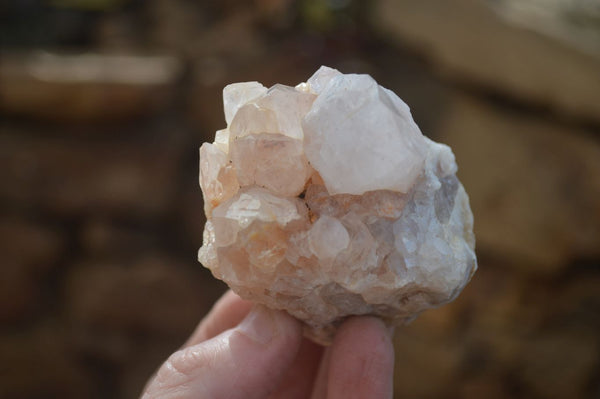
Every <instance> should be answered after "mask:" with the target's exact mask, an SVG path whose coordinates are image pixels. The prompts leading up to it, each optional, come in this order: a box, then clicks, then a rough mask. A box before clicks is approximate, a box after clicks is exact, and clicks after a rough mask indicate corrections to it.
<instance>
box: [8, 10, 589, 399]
mask: <svg viewBox="0 0 600 399" xmlns="http://www.w3.org/2000/svg"><path fill="white" fill-rule="evenodd" d="M541 3H543V2H540V1H539V0H527V1H522V2H516V1H503V2H498V1H491V0H489V1H486V0H451V1H449V0H398V1H394V0H379V1H367V2H359V1H350V0H327V1H319V0H302V1H298V2H294V1H291V0H254V1H250V2H248V1H237V0H227V1H220V2H197V1H185V0H148V1H141V0H112V1H109V0H95V1H91V0H87V1H86V0H56V1H53V2H45V1H34V0H32V1H12V2H11V1H9V2H2V3H1V4H0V46H1V47H0V49H1V52H2V53H1V57H0V181H1V182H2V184H0V251H1V254H2V257H1V259H2V260H1V261H0V361H1V362H2V363H1V364H2V365H1V366H0V398H54V397H57V398H58V397H60V398H84V397H85V398H107V397H110V398H130V397H136V396H137V395H138V394H139V392H140V390H141V389H142V387H143V384H144V382H145V381H146V379H147V378H148V377H149V375H150V374H151V373H152V371H153V370H154V369H155V368H156V367H157V366H158V365H159V364H160V362H161V361H162V360H163V359H164V358H165V357H166V356H167V355H168V354H169V353H170V352H171V351H173V350H174V349H175V348H177V347H178V345H179V344H180V343H181V342H183V340H184V339H185V337H186V336H187V335H188V334H189V333H190V332H191V331H192V329H193V327H194V326H195V324H196V323H197V322H198V320H199V319H200V318H201V317H202V316H203V314H205V313H206V312H207V311H208V309H209V308H210V306H211V304H212V303H213V302H214V300H215V299H216V298H217V297H218V296H219V295H220V294H221V292H223V290H224V289H225V287H224V285H223V284H221V283H219V282H217V281H216V280H214V279H213V278H212V277H211V275H210V273H208V272H207V271H206V270H204V269H203V268H202V267H201V266H200V265H199V264H198V263H197V262H196V260H195V258H196V250H197V248H198V247H199V246H200V244H201V233H202V227H203V222H204V219H203V214H202V196H201V193H200V189H199V187H198V184H197V170H198V166H197V163H198V159H197V158H198V152H197V150H198V147H199V146H200V144H201V143H202V142H203V141H205V140H209V139H210V138H211V135H213V134H214V131H215V130H216V129H219V128H221V127H222V126H223V125H224V120H223V117H222V105H221V103H220V92H221V89H222V87H223V86H224V85H226V84H227V83H230V82H234V81H243V80H259V81H261V82H262V83H264V84H265V85H271V84H274V83H276V82H281V83H286V84H295V83H298V82H300V81H303V80H305V79H306V78H307V77H308V76H310V74H311V73H312V72H313V71H314V70H316V68H317V67H318V66H319V65H321V64H326V65H330V66H333V67H337V68H339V69H340V70H342V71H343V72H346V73H348V72H363V73H370V74H371V75H373V76H374V77H375V78H376V79H377V80H378V81H379V82H380V83H381V84H383V85H384V86H386V87H389V88H391V89H393V90H394V91H395V92H396V93H398V94H399V95H400V96H401V97H402V98H403V99H404V100H405V101H406V102H407V103H408V104H409V105H410V106H411V108H412V111H413V115H414V117H415V119H416V121H417V123H419V125H420V126H421V128H422V130H423V132H424V133H425V134H426V135H428V136H430V137H432V138H433V139H435V140H438V141H442V142H445V143H448V144H450V145H451V146H452V147H453V149H454V151H455V153H456V157H457V160H458V163H459V168H460V170H459V176H460V178H461V180H462V181H463V183H464V185H465V187H466V189H467V191H468V193H469V194H470V196H471V204H472V207H473V211H474V213H475V229H476V235H477V240H478V241H477V246H478V249H477V252H478V256H479V264H480V268H479V271H478V272H477V273H476V274H475V276H474V278H473V280H472V282H471V283H470V285H469V286H468V287H467V288H466V289H465V291H464V292H463V294H462V295H461V296H460V297H459V298H458V300H457V301H455V302H454V303H452V304H450V305H448V306H446V307H443V308H440V309H437V310H433V311H429V312H427V313H425V314H423V315H422V316H421V317H420V318H419V319H417V321H415V322H414V323H412V324H411V325H410V326H407V327H406V328H403V329H399V330H398V331H397V333H396V338H395V342H396V351H397V362H396V383H395V387H396V388H395V389H396V394H397V395H396V396H397V397H399V398H400V397H411V398H598V397H600V379H599V378H598V376H600V42H598V40H597V39H598V37H600V33H599V32H600V4H599V3H598V2H596V1H595V0H587V1H586V0H579V1H578V0H561V1H559V0H554V1H551V2H547V4H545V7H544V6H540V4H541ZM540 10H541V11H540ZM115 55H120V56H123V55H126V56H128V58H114V57H115ZM149 66H150V67H149Z"/></svg>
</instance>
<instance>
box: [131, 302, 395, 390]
mask: <svg viewBox="0 0 600 399" xmlns="http://www.w3.org/2000/svg"><path fill="white" fill-rule="evenodd" d="M393 368H394V350H393V345H392V341H391V334H390V333H389V331H388V330H387V329H386V327H385V326H384V324H383V323H382V322H381V320H379V319H377V318H374V317H367V316H361V317H352V318H350V319H348V320H347V321H346V322H344V323H343V324H342V326H341V327H340V328H339V330H338V332H337V334H336V336H335V339H334V341H333V344H332V345H331V346H330V347H327V348H324V347H322V346H320V345H317V344H315V343H313V342H311V341H309V340H307V339H305V338H303V337H302V327H301V323H300V322H299V321H298V320H296V319H294V318H293V317H291V316H290V315H288V314H287V313H285V312H282V311H274V310H270V309H268V308H266V307H264V306H260V305H257V306H254V307H253V306H252V303H251V302H248V301H244V300H242V299H241V298H240V297H238V296H237V295H236V294H234V293H233V292H232V291H228V292H227V293H225V295H223V297H221V299H219V301H217V303H216V304H215V306H214V307H213V309H212V310H211V311H210V312H209V314H208V315H207V316H206V317H205V318H204V319H203V320H202V321H201V322H200V324H199V325H198V327H197V328H196V331H194V333H193V334H192V336H191V337H190V338H189V340H188V341H187V342H186V344H185V345H184V347H183V348H182V349H180V350H178V351H177V352H175V353H173V354H172V355H171V356H170V357H169V359H168V360H167V361H166V362H165V363H164V364H163V365H162V366H161V367H160V369H159V370H158V372H157V373H156V375H155V376H154V377H152V378H151V380H150V381H149V382H148V384H147V385H146V388H145V390H144V393H143V395H142V399H171V398H179V399H187V398H214V399H220V398H227V399H237V398H240V399H242V398H243V399H253V398H256V399H263V398H286V399H294V398H312V399H321V398H344V399H352V398H391V397H392V395H393V379H392V374H393Z"/></svg>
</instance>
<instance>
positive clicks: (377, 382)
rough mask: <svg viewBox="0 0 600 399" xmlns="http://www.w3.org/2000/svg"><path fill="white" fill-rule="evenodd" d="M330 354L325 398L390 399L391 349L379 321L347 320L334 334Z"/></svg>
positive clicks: (389, 340)
mask: <svg viewBox="0 0 600 399" xmlns="http://www.w3.org/2000/svg"><path fill="white" fill-rule="evenodd" d="M330 351H331V353H330V359H329V370H328V373H327V374H328V375H327V398H328V399H338V398H344V399H352V398H392V396H393V372H394V347H393V344H392V340H391V336H390V333H389V331H388V330H387V329H386V327H385V325H384V324H383V322H382V321H381V320H379V319H377V318H374V317H354V318H351V319H349V320H348V321H346V322H345V323H344V324H342V326H341V327H340V329H339V331H338V332H337V335H336V337H335V339H334V341H333V344H332V346H331V348H330ZM317 388H318V387H317Z"/></svg>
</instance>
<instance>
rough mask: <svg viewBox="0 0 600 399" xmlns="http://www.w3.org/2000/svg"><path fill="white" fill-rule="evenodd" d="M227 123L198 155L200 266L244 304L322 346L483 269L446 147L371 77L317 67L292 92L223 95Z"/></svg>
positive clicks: (423, 302)
mask: <svg viewBox="0 0 600 399" xmlns="http://www.w3.org/2000/svg"><path fill="white" fill-rule="evenodd" d="M223 102H224V106H225V119H226V121H227V128H225V129H223V130H219V131H217V133H216V136H215V141H214V143H212V144H210V143H204V144H203V145H202V147H200V186H201V187H202V192H203V195H204V207H205V208H204V210H205V213H206V217H207V222H206V226H205V229H204V243H203V246H202V248H200V251H199V254H198V258H199V260H200V262H201V263H202V264H203V265H204V266H205V267H207V268H209V269H210V270H211V271H212V273H213V274H214V276H215V277H217V278H219V279H221V280H223V281H225V282H226V283H227V284H228V285H229V286H230V287H231V288H232V289H233V290H234V291H235V292H236V293H238V294H239V295H240V296H241V297H243V298H246V299H249V300H252V301H255V302H258V303H262V304H265V305H266V306H269V307H271V308H275V309H284V310H286V311H287V312H289V313H290V314H291V315H293V316H295V317H296V318H298V319H300V320H302V321H303V322H304V323H305V334H306V335H307V336H308V337H310V338H312V339H313V340H315V341H316V342H319V343H324V344H326V343H328V342H329V341H330V340H331V337H332V335H333V334H334V332H335V329H336V327H337V326H338V325H339V324H340V323H341V322H342V321H343V320H344V318H346V317H348V316H350V315H363V314H370V315H376V316H379V317H380V318H381V319H382V320H384V321H385V322H386V323H388V324H389V325H397V324H402V323H406V322H408V321H410V320H412V319H413V318H414V317H416V316H417V315H418V314H419V313H420V312H422V311H423V310H426V309H428V308H432V307H436V306H439V305H442V304H444V303H447V302H449V301H451V300H453V299H454V298H455V297H456V296H457V295H458V293H459V292H460V291H461V290H462V288H463V287H464V286H465V284H467V282H468V281H469V279H470V277H471V276H472V274H473V273H474V272H475V270H476V268H477V262H476V257H475V252H474V247H475V238H474V235H473V216H472V214H471V210H470V208H469V200H468V197H467V194H466V192H465V190H464V188H463V186H462V185H461V184H460V182H459V181H458V179H457V178H456V175H455V173H456V170H457V166H456V162H455V160H454V155H453V153H452V151H451V150H450V148H449V147H448V146H446V145H443V144H438V143H435V142H433V141H431V140H430V139H428V138H427V137H425V136H423V134H422V133H421V132H420V130H419V128H418V127H417V125H416V124H415V122H414V121H413V119H412V116H411V114H410V110H409V108H408V106H407V105H406V104H405V103H404V102H403V101H402V100H401V99H400V98H399V97H398V96H396V94H394V93H393V92H392V91H390V90H388V89H385V88H383V87H381V86H379V85H378V84H377V82H375V80H373V78H371V77H370V76H368V75H354V74H347V75H345V74H342V73H340V72H339V71H337V70H335V69H332V68H328V67H321V68H320V69H319V70H318V71H317V72H316V73H315V74H314V75H313V76H312V77H311V78H310V79H308V81H307V82H306V83H301V84H299V85H298V86H296V87H289V86H284V85H280V84H277V85H275V86H273V87H271V88H268V89H267V88H266V87H264V86H263V85H261V84H260V83H257V82H246V83H235V84H231V85H229V86H227V87H225V89H224V90H223Z"/></svg>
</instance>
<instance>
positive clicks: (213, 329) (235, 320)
mask: <svg viewBox="0 0 600 399" xmlns="http://www.w3.org/2000/svg"><path fill="white" fill-rule="evenodd" d="M251 308H252V302H250V301H245V300H243V299H242V298H240V297H239V296H237V295H236V294H235V293H234V292H233V291H231V290H227V292H225V294H223V296H222V297H221V298H220V299H219V300H218V301H217V302H216V303H215V305H214V306H213V308H212V309H211V310H210V312H209V313H208V315H206V317H205V318H204V319H203V320H202V321H201V322H200V324H199V325H198V327H196V330H195V331H194V332H193V333H192V335H191V336H190V338H188V340H187V342H186V343H185V345H184V347H187V346H192V345H196V344H199V343H200V342H203V341H206V340H207V339H210V338H212V337H214V336H216V335H218V334H220V333H222V332H223V331H225V330H228V329H230V328H233V327H234V326H236V325H238V324H239V323H240V322H241V321H242V320H243V319H244V317H246V315H247V314H248V312H250V309H251Z"/></svg>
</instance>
